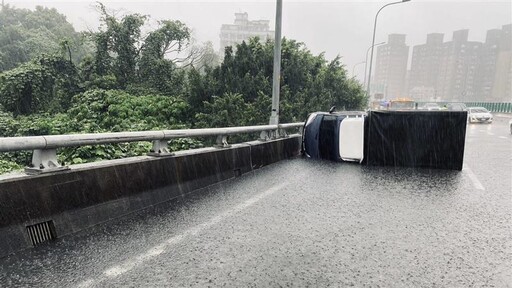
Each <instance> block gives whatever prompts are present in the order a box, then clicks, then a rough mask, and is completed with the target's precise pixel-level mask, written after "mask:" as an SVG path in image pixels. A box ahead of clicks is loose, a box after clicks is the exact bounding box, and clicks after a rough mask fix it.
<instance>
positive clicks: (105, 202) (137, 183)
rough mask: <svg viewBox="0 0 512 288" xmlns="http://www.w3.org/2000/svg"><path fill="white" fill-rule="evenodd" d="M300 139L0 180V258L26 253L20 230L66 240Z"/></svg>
mask: <svg viewBox="0 0 512 288" xmlns="http://www.w3.org/2000/svg"><path fill="white" fill-rule="evenodd" d="M300 143H301V138H300V135H292V136H290V137H288V138H284V139H279V140H273V141H267V142H259V141H254V142H248V143H243V144H236V145H233V146H232V147H230V148H225V149H217V148H204V149H196V150H189V151H180V152H177V153H176V155H175V156H173V157H164V158H155V157H146V156H143V157H134V158H129V159H122V160H113V161H104V162H99V163H89V164H82V165H75V166H72V167H71V168H72V169H71V170H69V171H64V172H60V173H55V174H47V175H38V176H25V175H23V176H11V177H3V178H2V179H0V257H4V256H6V255H8V254H11V253H14V252H16V251H19V250H22V249H26V248H29V247H32V242H31V239H30V237H29V235H28V233H27V228H26V227H27V226H29V225H33V224H37V223H41V222H45V221H50V220H51V221H53V224H54V226H55V233H56V236H57V237H62V236H64V235H68V234H72V233H75V232H78V231H81V230H83V229H86V228H88V227H91V226H94V225H97V224H99V223H102V222H106V221H109V220H112V219H115V218H118V217H122V216H123V215H127V214H129V213H133V212H135V211H138V210H141V209H145V208H148V207H151V206H153V205H156V204H159V203H163V202H166V201H170V200H172V199H176V198H178V197H183V196H185V195H186V194H188V193H190V192H193V191H194V190H197V189H200V188H203V187H206V186H208V185H212V184H214V183H218V182H220V181H224V180H227V179H230V178H234V177H236V176H238V175H241V174H243V173H247V172H250V171H252V170H254V169H258V168H260V167H263V166H265V165H269V164H271V163H275V162H278V161H280V160H283V159H287V158H292V157H295V156H297V155H299V153H300V146H301V145H300Z"/></svg>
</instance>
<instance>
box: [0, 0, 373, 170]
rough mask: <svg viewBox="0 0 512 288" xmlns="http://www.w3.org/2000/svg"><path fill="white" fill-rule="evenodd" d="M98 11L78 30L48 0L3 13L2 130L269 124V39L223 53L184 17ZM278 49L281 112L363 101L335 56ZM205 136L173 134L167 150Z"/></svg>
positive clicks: (74, 155) (92, 152)
mask: <svg viewBox="0 0 512 288" xmlns="http://www.w3.org/2000/svg"><path fill="white" fill-rule="evenodd" d="M98 10H99V11H100V17H101V18H100V19H101V23H102V24H101V26H100V27H99V31H98V32H95V33H87V34H80V33H76V32H75V31H74V30H73V28H72V26H71V25H70V24H69V23H68V22H67V21H66V19H65V17H64V16H63V15H61V14H59V13H58V12H57V11H55V10H54V9H46V8H42V7H38V8H37V9H36V11H29V10H20V9H15V8H11V7H9V6H7V7H6V8H4V9H3V10H2V11H0V23H1V24H0V47H2V49H0V51H2V52H0V70H3V72H2V73H0V137H13V136H28V135H52V134H54V135H55V134H71V133H99V132H120V131H142V130H158V129H181V128H200V127H201V128H202V127H225V126H242V125H258V124H267V123H268V118H269V114H270V107H271V89H272V68H273V66H272V65H273V64H272V61H273V42H272V41H268V42H266V43H262V42H261V41H259V40H258V39H257V38H255V39H251V40H250V41H249V42H248V43H245V42H243V43H242V44H239V45H237V46H236V47H227V48H226V51H224V59H223V61H222V62H221V61H219V60H218V59H219V57H218V56H217V55H215V53H214V52H213V48H212V45H211V43H206V44H205V45H203V46H194V45H192V43H191V31H190V29H189V28H188V27H187V26H186V25H185V24H183V23H181V22H180V21H176V20H165V21H160V22H158V23H159V25H158V27H156V28H155V29H154V30H152V31H149V32H148V33H145V36H143V35H142V33H141V29H143V28H144V31H147V29H146V28H147V27H144V25H145V23H146V22H147V20H148V17H147V16H143V15H139V14H130V15H125V16H123V17H121V18H116V17H114V16H112V15H110V14H109V13H108V12H107V10H106V9H105V7H104V6H103V5H102V4H98ZM34 23H36V24H34ZM42 30H44V31H45V33H40V32H41V31H42ZM16 31H17V32H16ZM9 33H10V34H9ZM16 33H17V34H16ZM35 34H37V36H36V35H35ZM9 35H18V36H19V37H17V38H16V37H11V36H9ZM37 41H39V42H41V43H39V42H37ZM36 42H37V43H36ZM34 43H36V44H34ZM88 47H92V48H88ZM282 47H283V48H282V73H281V104H280V105H281V116H280V118H281V122H292V121H303V120H304V119H305V118H306V116H307V114H308V113H310V112H312V111H319V110H324V111H325V110H326V109H328V108H329V107H330V106H332V105H336V106H337V107H340V108H345V109H347V110H349V109H362V108H363V107H364V106H365V104H366V98H365V94H364V92H363V89H362V87H361V85H360V84H359V83H358V82H356V81H354V80H353V79H348V78H347V76H346V71H345V69H344V67H343V65H342V64H341V61H340V59H339V58H336V59H334V60H332V61H327V60H326V59H325V58H324V56H323V55H322V54H320V55H316V56H315V55H313V54H312V53H311V52H310V51H309V50H308V49H307V48H306V46H305V45H304V44H303V43H300V42H297V41H294V40H289V39H284V40H283V45H282ZM4 48H5V49H4ZM36 48H37V49H36ZM16 51H18V52H19V53H18V54H15V53H14V52H16ZM23 51H26V52H23ZM29 52H30V53H29ZM15 56H16V57H15ZM18 56H19V57H18ZM219 63H220V64H219ZM202 145H203V144H202V142H200V141H198V140H193V139H180V140H176V141H171V142H170V146H171V149H173V150H178V149H188V148H194V147H201V146H202ZM150 146H151V144H150V143H128V144H111V145H101V146H94V147H90V146H85V147H79V148H63V149H59V158H60V159H59V160H60V161H62V162H64V163H66V164H75V163H85V162H91V161H97V160H101V159H116V158H122V157H129V156H135V155H142V154H144V153H146V152H148V151H149V149H150ZM30 157H31V152H30V151H23V152H16V153H2V154H0V173H4V172H8V171H12V170H16V169H20V168H21V167H23V166H25V165H27V164H28V163H29V162H30Z"/></svg>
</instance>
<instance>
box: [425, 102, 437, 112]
mask: <svg viewBox="0 0 512 288" xmlns="http://www.w3.org/2000/svg"><path fill="white" fill-rule="evenodd" d="M423 110H428V111H439V110H441V107H439V105H437V103H427V104H425V105H423Z"/></svg>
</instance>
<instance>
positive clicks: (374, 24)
mask: <svg viewBox="0 0 512 288" xmlns="http://www.w3.org/2000/svg"><path fill="white" fill-rule="evenodd" d="M409 1H411V0H402V1H397V2H391V3H388V4H386V5H384V6H382V7H380V9H379V11H377V14H375V21H374V23H373V38H372V46H371V48H372V54H371V56H370V69H369V70H370V71H369V72H368V87H367V89H366V90H367V94H368V97H370V81H371V78H372V63H373V48H374V47H375V31H376V30H377V17H378V16H379V13H380V11H381V10H382V9H384V8H386V7H388V6H391V5H395V4H400V3H405V2H409Z"/></svg>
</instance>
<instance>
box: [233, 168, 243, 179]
mask: <svg viewBox="0 0 512 288" xmlns="http://www.w3.org/2000/svg"><path fill="white" fill-rule="evenodd" d="M233 173H234V174H235V178H238V177H240V176H242V169H234V170H233Z"/></svg>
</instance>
